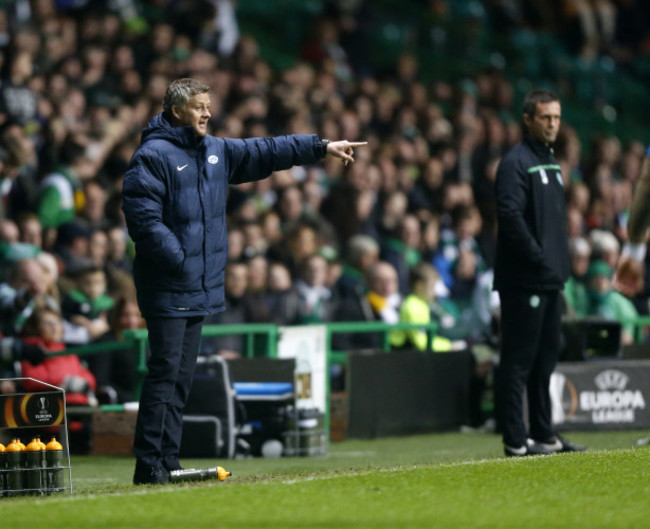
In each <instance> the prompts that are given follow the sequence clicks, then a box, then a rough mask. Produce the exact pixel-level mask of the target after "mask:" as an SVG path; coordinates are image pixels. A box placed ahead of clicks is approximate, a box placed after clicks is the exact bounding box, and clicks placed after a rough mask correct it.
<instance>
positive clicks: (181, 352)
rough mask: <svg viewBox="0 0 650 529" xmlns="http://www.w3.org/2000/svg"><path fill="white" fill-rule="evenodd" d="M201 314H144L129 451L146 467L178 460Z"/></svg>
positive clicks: (199, 333)
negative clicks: (144, 357) (142, 368)
mask: <svg viewBox="0 0 650 529" xmlns="http://www.w3.org/2000/svg"><path fill="white" fill-rule="evenodd" d="M203 320H204V318H203V316H197V317H191V318H149V319H147V330H148V331H149V347H150V349H151V357H150V358H149V362H148V364H147V367H148V369H149V371H148V373H147V375H146V377H145V379H144V384H143V386H142V394H141V395H140V408H139V411H138V419H137V423H136V428H135V439H134V442H133V452H134V454H135V457H136V458H137V459H139V460H141V461H142V462H143V463H145V464H147V465H157V464H160V463H166V464H168V466H171V467H174V466H176V465H175V463H176V462H177V461H178V453H179V450H180V446H181V435H182V431H183V408H184V407H185V403H186V402H187V398H188V396H189V394H190V388H191V386H192V377H193V375H194V368H195V366H196V358H197V356H198V350H199V342H200V339H201V329H202V327H203Z"/></svg>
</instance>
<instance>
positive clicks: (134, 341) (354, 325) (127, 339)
mask: <svg viewBox="0 0 650 529" xmlns="http://www.w3.org/2000/svg"><path fill="white" fill-rule="evenodd" d="M325 328H326V332H327V339H326V340H327V343H326V351H327V365H328V367H329V366H330V365H332V364H344V363H345V358H346V354H347V353H346V352H345V351H333V350H332V348H331V343H332V335H333V334H335V333H368V332H373V333H376V332H381V333H382V334H383V341H382V349H383V350H384V351H389V350H390V341H389V336H390V331H394V330H405V331H406V330H423V331H425V332H426V333H427V337H428V343H429V344H430V343H431V340H432V339H433V336H434V334H435V332H436V329H437V326H436V325H435V324H429V325H418V324H412V323H396V324H387V323H381V322H341V323H328V324H325ZM231 335H244V336H245V344H244V345H245V347H244V354H243V356H244V357H246V358H254V357H255V356H264V357H268V358H275V357H277V355H278V339H279V328H278V326H277V325H274V324H270V323H264V324H255V323H242V324H237V325H205V326H204V327H203V330H202V332H201V336H202V337H203V338H212V337H215V336H231ZM259 335H262V336H265V338H266V344H267V349H266V351H264V353H263V354H259V351H256V350H255V337H256V336H259ZM147 345H148V333H147V330H146V329H138V330H132V331H124V333H123V339H122V340H120V341H115V342H102V343H94V344H88V345H81V346H76V347H69V348H68V349H66V350H65V351H61V352H58V353H55V354H54V355H53V356H61V355H65V354H76V355H78V356H88V355H93V354H99V353H107V352H111V351H123V350H129V349H130V350H132V351H133V355H134V359H135V369H136V388H135V394H136V397H139V395H140V389H141V387H142V381H143V379H144V376H145V374H146V373H147Z"/></svg>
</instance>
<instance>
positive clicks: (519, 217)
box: [494, 136, 570, 291]
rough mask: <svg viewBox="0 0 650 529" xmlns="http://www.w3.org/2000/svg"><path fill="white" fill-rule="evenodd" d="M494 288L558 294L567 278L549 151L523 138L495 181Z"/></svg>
mask: <svg viewBox="0 0 650 529" xmlns="http://www.w3.org/2000/svg"><path fill="white" fill-rule="evenodd" d="M495 188H496V198H497V218H498V236H497V253H496V262H495V266H494V288H495V289H496V290H514V289H522V290H541V291H552V290H562V289H563V288H564V283H565V282H566V280H567V279H568V277H569V270H570V265H569V247H568V238H567V228H566V210H565V205H564V184H563V182H562V174H561V170H560V166H559V165H558V163H557V160H556V159H555V157H554V156H553V150H552V149H551V148H550V147H548V146H546V145H544V144H543V143H541V142H539V141H537V140H535V139H533V138H531V137H530V136H525V137H524V140H523V141H522V142H521V143H520V144H518V145H516V146H515V147H513V148H512V150H510V151H509V152H508V153H507V154H506V155H505V156H504V157H503V160H502V161H501V163H500V164H499V168H498V170H497V178H496V184H495Z"/></svg>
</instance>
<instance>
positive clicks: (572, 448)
mask: <svg viewBox="0 0 650 529" xmlns="http://www.w3.org/2000/svg"><path fill="white" fill-rule="evenodd" d="M536 442H537V443H538V444H540V445H542V446H543V447H544V448H546V450H548V451H549V452H552V453H564V452H585V451H586V450H587V447H586V446H584V445H576V444H573V443H570V442H569V441H567V440H566V439H565V438H564V437H562V436H561V435H556V436H554V437H551V438H550V439H545V440H543V441H536Z"/></svg>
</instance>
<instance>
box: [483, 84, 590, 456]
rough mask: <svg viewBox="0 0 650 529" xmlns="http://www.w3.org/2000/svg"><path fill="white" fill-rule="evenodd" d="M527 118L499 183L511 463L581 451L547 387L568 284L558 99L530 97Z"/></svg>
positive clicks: (504, 384) (504, 395) (500, 384)
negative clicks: (561, 429) (564, 432)
mask: <svg viewBox="0 0 650 529" xmlns="http://www.w3.org/2000/svg"><path fill="white" fill-rule="evenodd" d="M523 118H524V124H525V125H526V135H525V137H524V140H523V141H522V142H521V143H520V144H519V145H517V146H515V147H514V148H513V149H512V150H511V151H510V152H508V153H507V154H506V155H505V156H504V157H503V160H502V161H501V164H500V165H499V169H498V171H497V179H496V197H497V208H498V222H499V231H498V238H497V255H496V263H495V277H494V288H495V289H496V290H498V291H499V295H500V298H501V329H502V341H501V362H500V366H499V372H498V378H497V395H496V397H497V406H498V411H499V417H500V419H501V427H502V429H503V442H504V445H505V446H504V449H505V453H506V455H507V456H524V455H536V454H547V453H551V452H559V451H576V450H583V449H584V447H578V446H575V445H572V444H570V443H568V442H567V441H566V440H564V439H562V438H561V437H559V436H558V435H557V434H556V433H555V432H554V430H553V428H552V424H551V402H550V394H549V382H550V377H551V374H552V372H553V369H554V368H555V365H556V363H557V360H558V356H559V351H560V334H561V328H560V322H561V291H562V288H563V287H564V283H565V281H566V280H567V279H568V277H569V249H568V240H567V230H566V212H565V207H564V186H563V182H562V174H561V171H560V166H559V165H558V163H557V160H556V159H555V157H554V156H553V149H552V147H551V145H552V144H553V143H554V142H555V139H556V137H557V133H558V130H559V127H560V118H561V106H560V102H559V100H558V97H557V96H556V95H555V94H553V93H552V92H549V91H547V90H534V91H532V92H530V93H529V94H528V95H527V96H526V99H525V101H524V116H523ZM524 388H526V390H527V395H528V412H529V423H530V431H529V432H527V431H526V427H525V424H524V417H523V402H522V401H523V392H524Z"/></svg>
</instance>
